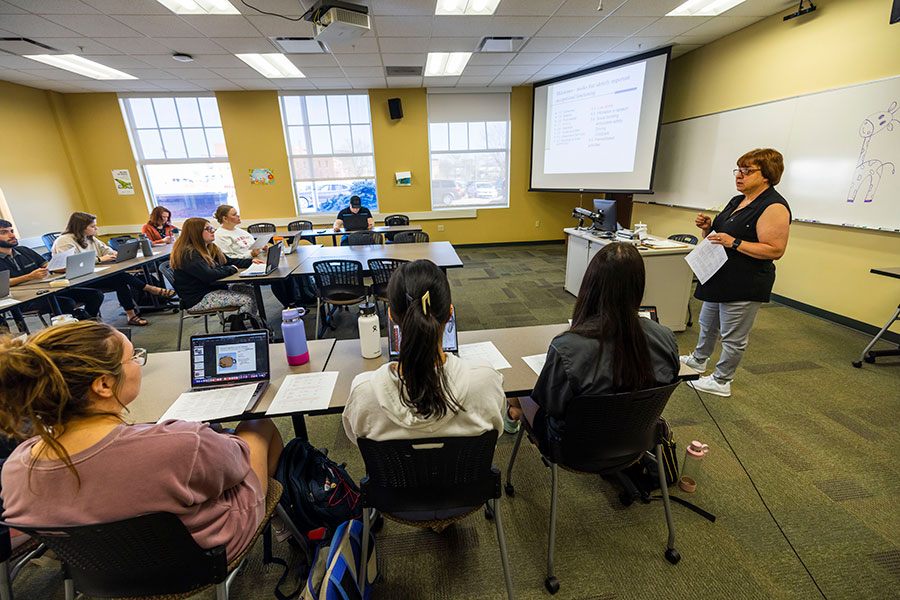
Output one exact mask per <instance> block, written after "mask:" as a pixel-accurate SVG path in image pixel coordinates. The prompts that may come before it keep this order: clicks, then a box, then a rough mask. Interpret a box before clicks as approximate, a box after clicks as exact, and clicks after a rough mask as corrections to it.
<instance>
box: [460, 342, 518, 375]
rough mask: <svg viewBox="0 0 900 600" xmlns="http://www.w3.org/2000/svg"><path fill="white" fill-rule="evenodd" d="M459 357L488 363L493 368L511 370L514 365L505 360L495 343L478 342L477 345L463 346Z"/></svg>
mask: <svg viewBox="0 0 900 600" xmlns="http://www.w3.org/2000/svg"><path fill="white" fill-rule="evenodd" d="M459 357H460V358H464V359H466V360H471V361H475V362H480V363H487V364H489V365H490V366H492V367H493V368H495V369H497V370H500V369H511V368H512V365H511V364H509V362H508V361H507V360H506V359H505V358H503V355H502V354H500V351H499V350H497V346H495V345H494V342H478V343H477V344H462V345H460V347H459Z"/></svg>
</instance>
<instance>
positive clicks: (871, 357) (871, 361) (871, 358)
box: [863, 356, 875, 365]
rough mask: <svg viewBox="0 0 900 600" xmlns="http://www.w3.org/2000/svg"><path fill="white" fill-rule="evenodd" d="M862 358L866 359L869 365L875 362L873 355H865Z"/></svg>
mask: <svg viewBox="0 0 900 600" xmlns="http://www.w3.org/2000/svg"><path fill="white" fill-rule="evenodd" d="M863 360H864V361H866V362H867V363H869V364H870V365H874V364H875V357H874V356H867V357H865V358H864V359H863Z"/></svg>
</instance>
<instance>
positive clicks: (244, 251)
mask: <svg viewBox="0 0 900 600" xmlns="http://www.w3.org/2000/svg"><path fill="white" fill-rule="evenodd" d="M214 216H215V218H216V221H218V222H219V223H221V224H222V226H221V227H219V228H218V229H216V246H218V247H219V249H220V250H221V251H222V254H224V255H225V256H228V257H230V258H257V257H258V256H259V255H260V254H261V253H262V252H266V251H267V250H268V249H267V248H255V249H253V250H251V249H250V246H252V245H253V243H254V242H256V238H254V237H253V235H252V234H250V233H247V232H246V231H245V230H243V229H241V228H240V227H238V225H240V224H241V215H240V214H238V211H237V209H236V208H235V207H233V206H229V205H228V204H222V205H221V206H219V207H218V208H217V209H216V212H215V215H214ZM288 281H289V280H288ZM288 281H273V282H272V283H271V286H272V293H273V294H274V295H275V297H276V298H278V301H279V302H281V304H282V306H284V307H287V306H290V305H291V304H292V303H293V302H294V295H293V293H292V292H291V290H292V286H291V285H290V283H289V282H288Z"/></svg>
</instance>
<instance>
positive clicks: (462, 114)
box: [428, 93, 509, 210]
mask: <svg viewBox="0 0 900 600" xmlns="http://www.w3.org/2000/svg"><path fill="white" fill-rule="evenodd" d="M428 144H429V148H430V150H431V208H432V209H433V210H438V209H442V208H457V207H466V208H507V207H508V206H509V193H508V190H507V180H508V175H509V94H454V93H440V94H437V93H434V94H431V93H430V94H429V95H428Z"/></svg>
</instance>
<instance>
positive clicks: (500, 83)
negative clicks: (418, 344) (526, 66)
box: [490, 76, 526, 87]
mask: <svg viewBox="0 0 900 600" xmlns="http://www.w3.org/2000/svg"><path fill="white" fill-rule="evenodd" d="M525 79H526V78H525V77H522V76H520V77H498V78H496V79H495V80H494V81H493V82H491V85H490V87H510V86H513V87H515V86H519V85H522V84H523V83H525Z"/></svg>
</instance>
